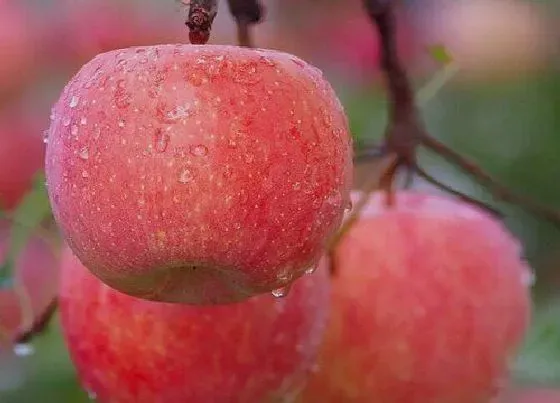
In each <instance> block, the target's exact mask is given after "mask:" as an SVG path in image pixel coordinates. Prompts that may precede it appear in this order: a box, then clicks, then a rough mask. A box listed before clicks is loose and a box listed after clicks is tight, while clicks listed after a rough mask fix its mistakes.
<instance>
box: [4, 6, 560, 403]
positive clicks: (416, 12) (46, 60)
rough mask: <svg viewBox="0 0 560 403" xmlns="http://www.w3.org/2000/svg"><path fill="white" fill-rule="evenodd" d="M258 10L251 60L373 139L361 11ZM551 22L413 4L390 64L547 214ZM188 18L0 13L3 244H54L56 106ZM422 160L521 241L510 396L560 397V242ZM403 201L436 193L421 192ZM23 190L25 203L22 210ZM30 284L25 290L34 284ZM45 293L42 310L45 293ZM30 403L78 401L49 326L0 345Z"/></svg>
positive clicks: (178, 38) (471, 149) (231, 35)
mask: <svg viewBox="0 0 560 403" xmlns="http://www.w3.org/2000/svg"><path fill="white" fill-rule="evenodd" d="M263 3H264V4H265V5H266V7H267V14H266V21H265V22H264V23H263V24H262V25H260V26H259V27H257V28H256V29H255V41H256V43H257V44H258V46H259V47H266V48H276V49H280V50H285V51H288V52H291V53H294V54H296V55H298V56H300V57H302V58H303V59H306V60H308V61H309V62H311V63H313V64H315V65H316V66H318V67H319V68H321V69H322V70H323V71H324V73H325V75H326V76H327V77H328V79H329V80H330V81H331V82H332V84H333V86H334V87H335V89H336V91H337V93H338V94H339V96H340V98H341V99H342V101H343V104H344V105H345V107H346V110H347V113H348V116H349V119H350V124H351V128H352V132H353V135H354V136H355V139H356V147H358V148H359V147H361V146H363V145H364V144H366V143H371V142H374V141H375V140H377V139H379V138H380V137H381V135H382V134H383V129H384V125H385V121H386V118H385V112H386V101H385V94H384V92H383V82H382V77H381V76H380V71H379V63H378V53H377V50H378V47H377V38H376V35H375V31H374V30H373V29H372V27H371V26H370V24H369V22H368V20H367V19H366V17H365V15H364V14H363V12H362V10H361V7H360V1H359V0H312V1H311V0H310V1H305V0H264V1H263ZM220 6H221V9H220V13H219V15H218V17H217V19H216V21H215V26H214V30H213V33H212V39H211V42H213V43H223V44H232V43H234V41H235V38H236V33H235V26H234V24H233V21H232V20H231V18H230V16H229V14H228V11H227V6H226V4H224V2H223V1H221V2H220ZM559 11H560V3H559V2H558V1H556V0H548V1H547V0H431V1H430V0H418V1H412V0H411V1H402V7H401V9H400V11H399V16H398V18H399V46H400V51H401V54H402V56H403V58H404V60H406V64H407V66H408V68H409V70H410V72H411V74H412V77H413V80H414V82H415V84H416V85H417V87H418V89H419V91H420V97H421V107H422V110H423V113H424V117H425V120H426V125H427V127H428V128H429V130H430V132H431V133H432V134H433V135H434V136H436V137H438V138H440V139H442V140H443V141H445V142H446V143H447V144H449V145H451V146H452V147H453V148H455V149H456V150H458V151H460V152H461V153H463V154H464V155H465V156H468V157H469V158H472V159H473V160H475V161H477V162H478V163H479V164H480V166H482V167H484V168H485V169H486V170H487V171H489V172H490V173H492V175H493V176H495V177H496V178H498V179H499V180H500V181H501V182H502V183H503V184H506V185H507V186H509V187H510V188H511V189H515V190H516V191H517V192H519V193H520V194H525V195H530V196H532V197H533V198H535V199H536V200H538V201H540V202H542V203H546V204H548V205H549V206H551V207H553V208H558V209H560V185H559V178H560V74H559V70H560V54H559V52H560V33H559V29H558V28H557V27H558V26H559V25H558V23H559V22H560V21H559V20H560V13H559ZM185 16H186V8H185V7H184V6H182V5H181V2H180V1H178V0H0V191H3V192H4V193H3V194H2V193H0V201H1V206H3V210H1V212H2V217H0V229H2V228H7V226H9V225H11V226H12V229H15V231H12V233H16V232H17V231H18V229H19V230H20V232H21V233H24V234H25V230H21V228H22V227H23V228H25V227H26V225H27V227H36V226H37V225H39V224H40V226H39V227H38V228H36V229H34V236H40V237H41V238H42V239H46V240H49V242H51V241H52V242H54V243H55V244H56V242H57V238H56V236H54V238H53V235H52V234H56V229H55V228H54V227H53V225H52V222H51V221H49V220H48V213H47V220H43V219H42V218H44V216H45V211H47V212H48V205H46V204H45V198H44V187H43V181H42V180H41V176H40V174H41V170H42V165H43V152H44V144H43V132H44V130H45V129H47V128H48V125H49V115H50V107H51V105H52V104H53V103H54V101H55V100H56V99H57V97H58V96H59V94H60V92H61V90H62V88H63V86H64V84H65V83H66V82H67V81H68V80H69V78H70V77H71V76H72V75H73V74H75V73H76V71H77V69H79V67H80V66H81V65H82V64H83V63H85V62H87V61H88V60H90V59H91V58H92V57H93V56H95V55H96V54H97V53H99V52H103V51H107V50H110V49H116V48H123V47H127V46H131V45H142V44H155V43H178V42H187V40H188V32H187V30H186V27H185V26H184V20H185ZM434 45H437V46H444V47H445V49H446V51H447V53H448V54H449V55H450V56H451V57H452V62H451V63H450V64H447V65H442V64H441V63H440V62H438V61H437V60H435V59H434V57H433V52H430V51H429V49H430V48H432V49H433V46H434ZM421 159H422V164H423V165H424V166H425V167H426V168H427V170H429V171H430V172H431V173H432V174H433V175H434V176H436V177H437V178H439V179H440V180H442V181H444V182H446V183H447V184H449V185H452V186H453V187H455V188H457V189H459V190H462V191H463V192H465V193H468V194H470V195H472V196H474V197H477V198H479V199H482V200H485V201H487V202H488V203H489V204H491V205H493V206H497V207H498V208H499V209H500V210H501V211H503V212H504V213H505V224H506V225H507V226H508V227H509V228H510V229H511V230H512V231H513V232H514V233H515V234H516V235H517V236H518V237H519V238H520V239H521V240H522V242H523V244H524V246H525V257H526V258H527V260H528V261H529V262H530V264H531V266H532V267H533V268H534V271H535V274H536V283H535V286H534V288H533V291H534V297H535V313H534V320H533V325H532V329H531V331H530V333H529V335H528V337H527V340H526V343H525V345H524V346H523V350H522V351H521V353H520V355H519V358H518V360H517V361H516V363H515V364H514V376H515V378H516V381H517V382H518V383H519V384H530V385H540V384H542V385H548V386H553V387H554V386H557V387H559V388H560V292H559V291H557V290H558V288H559V287H560V229H558V228H555V227H554V226H552V225H550V223H547V222H544V221H542V220H539V219H537V218H535V217H533V216H531V215H530V214H527V212H525V211H524V210H523V209H520V208H518V207H516V206H511V205H507V204H503V203H499V202H496V201H495V200H493V199H492V197H491V194H490V193H488V192H487V191H486V190H485V189H483V188H482V187H480V186H478V185H477V184H476V183H475V182H473V181H472V180H471V179H470V178H469V177H468V176H466V175H464V174H462V173H461V172H460V171H459V170H457V169H456V168H455V167H453V166H450V165H448V164H446V163H445V162H444V161H443V160H442V159H441V158H439V157H438V156H436V155H430V154H429V153H422V158H421ZM22 161H24V162H25V163H22ZM373 169H374V168H373V165H372V164H370V163H364V164H361V165H360V166H358V167H357V169H356V186H359V185H360V183H361V182H362V181H363V180H364V178H366V177H367V175H371V174H373ZM37 175H38V176H37ZM37 178H38V179H37ZM414 186H416V187H418V188H422V189H429V190H430V191H434V192H437V191H438V190H437V189H433V188H429V186H428V185H427V184H425V183H422V182H421V181H419V180H417V181H416V182H415V185H414ZM6 189H7V190H6ZM22 189H23V190H25V191H26V192H28V193H27V195H28V197H26V198H23V199H22V198H21V197H19V195H20V194H21V193H22ZM8 217H11V218H12V221H11V222H8V221H7V220H6V218H8ZM14 217H19V219H18V220H15V219H14ZM14 221H17V222H19V224H17V223H15V224H14ZM22 222H23V223H22ZM26 223H27V224H26ZM18 226H19V227H18ZM16 227H18V228H16ZM27 235H29V234H27ZM0 236H2V237H3V238H2V239H0V257H6V256H7V246H6V245H7V237H8V232H7V231H4V232H2V231H0ZM21 239H26V237H25V236H23V237H22V238H21ZM31 264H35V265H41V270H42V272H43V274H42V276H43V278H51V279H52V278H56V268H50V266H49V265H47V264H46V263H45V261H41V260H39V261H37V262H36V263H33V262H32V263H31ZM47 266H48V267H47ZM48 270H51V271H48ZM36 272H37V270H36V269H35V270H34V271H32V273H35V274H31V275H32V276H40V275H38V274H36ZM480 275H481V276H484V273H481V274H480ZM41 283H42V284H43V292H45V294H46V296H45V298H46V299H47V300H48V297H50V296H52V294H53V293H54V292H55V286H53V285H52V284H51V285H49V284H50V283H49V282H48V281H43V280H41ZM11 284H12V283H11V282H10V281H9V279H6V278H2V277H1V276H0V285H1V288H0V324H1V323H2V321H9V320H11V319H9V318H8V317H7V316H9V313H6V312H7V311H8V310H9V309H12V310H13V308H10V306H8V305H9V304H8V303H6V302H5V300H4V299H2V292H5V291H6V289H9V288H10V285H11ZM16 309H17V308H16ZM3 315H4V316H3ZM39 401H53V402H54V401H57V402H69V403H71V402H82V401H88V396H87V394H86V393H85V392H84V391H83V390H82V389H81V387H80V385H79V384H78V382H77V380H76V378H75V373H74V370H73V367H72V364H71V362H70V360H69V357H68V354H67V352H66V349H65V347H64V344H63V342H62V339H61V337H60V333H59V329H58V322H57V320H56V317H55V320H54V321H53V322H52V323H51V325H50V326H49V327H48V328H47V329H46V331H45V332H44V333H42V334H41V335H39V336H37V337H35V338H34V339H33V340H32V341H31V342H30V343H29V344H28V345H19V346H17V348H16V349H15V350H14V351H12V348H11V347H8V345H7V344H6V343H4V344H2V345H0V402H2V403H11V402H14V403H16V402H18V403H19V402H39Z"/></svg>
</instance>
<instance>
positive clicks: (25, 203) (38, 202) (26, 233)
mask: <svg viewBox="0 0 560 403" xmlns="http://www.w3.org/2000/svg"><path fill="white" fill-rule="evenodd" d="M50 211H51V209H50V204H49V198H48V195H47V191H46V188H45V176H44V174H43V173H39V174H37V175H36V176H35V179H34V182H33V187H32V189H31V190H30V191H29V192H28V193H27V194H26V195H25V197H24V198H23V200H22V201H21V202H20V204H19V205H18V207H17V208H16V210H15V212H14V213H13V214H11V215H9V216H8V215H6V214H3V215H4V216H5V217H7V218H9V219H10V220H11V222H12V225H11V228H10V243H9V247H8V252H7V254H6V257H5V259H4V261H3V262H0V287H2V286H5V285H6V284H9V282H10V280H11V278H12V273H13V270H14V266H15V262H16V259H17V257H18V256H19V254H20V253H21V251H22V250H23V248H24V247H25V245H26V244H27V241H28V239H29V237H30V236H31V235H32V234H33V231H34V230H35V229H36V228H37V227H38V226H39V225H40V224H41V223H42V222H43V220H44V219H45V218H46V217H48V216H49V214H50Z"/></svg>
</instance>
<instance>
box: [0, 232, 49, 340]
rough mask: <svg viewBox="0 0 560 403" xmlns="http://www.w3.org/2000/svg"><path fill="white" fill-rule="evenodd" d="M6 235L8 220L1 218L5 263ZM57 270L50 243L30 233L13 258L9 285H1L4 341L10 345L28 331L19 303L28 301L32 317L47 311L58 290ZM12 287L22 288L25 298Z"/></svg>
mask: <svg viewBox="0 0 560 403" xmlns="http://www.w3.org/2000/svg"><path fill="white" fill-rule="evenodd" d="M9 237H10V223H8V222H6V221H0V264H1V263H4V259H5V257H6V253H7V251H8V246H9ZM58 273H59V261H58V259H57V256H56V251H55V250H54V249H53V245H52V244H50V243H49V242H47V241H45V240H44V239H42V238H40V237H38V236H32V237H31V239H30V240H29V241H28V242H27V244H26V246H25V248H24V249H23V251H22V252H21V254H20V255H19V256H18V258H17V260H16V263H15V266H14V278H13V281H12V285H6V284H4V285H3V286H2V287H1V288H0V333H1V334H0V336H2V338H4V340H3V341H4V342H6V343H8V344H9V343H11V342H13V341H14V339H15V338H16V337H17V336H18V335H20V334H21V333H23V332H26V331H28V330H29V325H30V323H27V324H26V323H23V321H24V318H23V317H22V303H23V304H27V306H28V307H27V308H26V309H29V312H28V313H29V314H30V317H29V319H31V320H37V319H39V318H40V317H41V315H42V314H43V313H44V312H45V311H46V309H47V308H48V307H49V305H50V304H51V302H52V301H53V299H54V298H55V297H56V294H57V292H58V281H59V279H58ZM15 286H22V287H24V289H25V294H24V295H25V297H26V298H25V299H24V300H22V299H21V298H20V295H21V294H19V293H18V292H17V291H16V289H15V288H14V287H15ZM2 344H4V343H2ZM0 349H1V347H0Z"/></svg>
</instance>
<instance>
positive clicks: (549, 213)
mask: <svg viewBox="0 0 560 403" xmlns="http://www.w3.org/2000/svg"><path fill="white" fill-rule="evenodd" d="M422 144H423V145H424V146H425V147H427V148H429V149H430V150H432V151H433V152H435V153H437V154H438V155H440V156H442V157H443V158H445V159H446V160H447V161H449V162H451V163H453V164H454V165H456V166H458V167H459V168H461V169H462V170H463V171H464V172H466V173H467V174H469V175H470V176H471V177H472V178H473V179H474V180H475V181H477V182H478V183H480V184H481V185H483V186H484V187H485V188H486V189H487V190H488V191H489V192H490V193H491V194H492V195H493V196H494V198H496V199H498V200H500V201H504V202H507V203H512V204H516V205H519V206H520V207H524V208H525V209H526V210H528V211H530V212H532V213H533V214H534V215H536V216H538V217H541V218H543V219H544V220H547V221H549V222H551V223H552V224H554V225H555V226H557V227H559V228H560V211H558V210H555V209H552V208H549V207H547V206H545V205H542V204H540V203H538V202H536V201H535V200H533V199H532V198H529V197H526V196H523V195H521V194H518V193H515V192H513V191H511V190H510V189H508V188H507V187H506V186H504V185H502V184H500V183H499V182H498V181H497V180H496V179H494V178H493V177H492V176H490V174H488V173H487V172H486V171H484V170H483V169H482V168H481V167H479V166H478V165H477V164H475V163H474V162H472V161H470V160H468V159H467V158H465V157H463V156H462V155H461V154H459V153H458V152H456V151H455V150H453V149H452V148H450V147H449V146H447V145H445V144H443V143H442V142H440V141H438V140H436V139H435V138H432V137H425V138H423V139H422Z"/></svg>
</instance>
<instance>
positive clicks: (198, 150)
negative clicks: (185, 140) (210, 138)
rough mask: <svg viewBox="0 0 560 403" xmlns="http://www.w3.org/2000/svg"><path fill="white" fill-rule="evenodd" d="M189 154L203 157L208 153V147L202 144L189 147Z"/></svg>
mask: <svg viewBox="0 0 560 403" xmlns="http://www.w3.org/2000/svg"><path fill="white" fill-rule="evenodd" d="M191 154H192V155H194V156H195V157H204V156H205V155H206V154H208V147H206V146H204V145H202V144H199V145H196V146H194V147H191Z"/></svg>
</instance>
